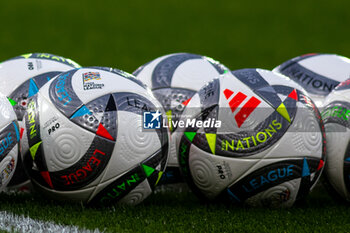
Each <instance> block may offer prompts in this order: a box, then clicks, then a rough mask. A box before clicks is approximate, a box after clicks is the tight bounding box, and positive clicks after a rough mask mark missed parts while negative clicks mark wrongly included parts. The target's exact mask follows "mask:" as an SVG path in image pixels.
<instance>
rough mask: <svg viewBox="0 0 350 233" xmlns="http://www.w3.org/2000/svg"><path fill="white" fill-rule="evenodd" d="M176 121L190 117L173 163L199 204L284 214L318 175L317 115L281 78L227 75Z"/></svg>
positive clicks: (257, 73)
mask: <svg viewBox="0 0 350 233" xmlns="http://www.w3.org/2000/svg"><path fill="white" fill-rule="evenodd" d="M192 106H194V107H193V108H192ZM197 106H200V107H197ZM183 116H192V117H190V118H185V117H184V119H183V121H186V122H187V121H190V123H189V125H188V127H187V128H186V129H185V131H184V132H182V133H181V134H180V131H179V133H178V134H177V136H178V137H177V148H178V159H179V164H180V167H181V171H182V174H183V176H184V178H185V179H186V181H187V182H188V184H189V185H190V187H192V189H193V191H194V192H195V193H196V194H197V195H198V196H199V197H200V198H202V199H205V200H215V201H216V200H219V201H229V202H233V203H240V204H242V203H246V204H249V205H252V206H269V207H290V206H291V205H293V203H294V202H295V201H296V200H298V199H302V198H304V197H305V196H306V194H307V193H308V192H309V191H310V189H311V188H312V187H313V186H314V185H315V183H316V182H317V180H318V178H319V176H320V174H321V172H322V170H323V164H324V156H325V153H324V149H325V144H324V131H323V124H322V121H321V119H320V114H319V112H318V110H317V108H316V107H315V105H314V103H313V102H312V100H311V99H310V98H309V97H308V96H307V95H305V93H304V91H303V89H302V88H301V87H300V86H299V85H297V84H295V83H294V82H293V81H291V80H290V79H288V78H287V77H285V76H282V75H279V74H276V73H273V72H271V71H268V70H262V69H243V70H237V71H232V73H231V72H230V73H227V74H225V75H223V76H222V77H220V78H218V79H215V80H214V81H212V82H210V83H208V84H207V85H205V86H204V87H203V88H201V90H199V91H198V93H197V94H195V95H194V96H193V97H192V99H191V101H190V102H189V103H188V105H187V108H186V109H185V111H184V113H183ZM193 119H195V123H193V122H192V120H193ZM208 122H209V123H208ZM191 124H192V125H191Z"/></svg>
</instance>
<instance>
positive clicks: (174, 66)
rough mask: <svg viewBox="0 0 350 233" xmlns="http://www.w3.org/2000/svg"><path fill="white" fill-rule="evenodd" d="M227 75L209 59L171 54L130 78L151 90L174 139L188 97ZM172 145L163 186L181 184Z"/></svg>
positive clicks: (193, 55) (216, 62)
mask: <svg viewBox="0 0 350 233" xmlns="http://www.w3.org/2000/svg"><path fill="white" fill-rule="evenodd" d="M228 71H229V70H228V68H226V67H225V66H224V65H222V64H220V63H219V62H218V61H215V60H213V59H212V58H209V57H206V56H201V55H197V54H190V53H174V54H169V55H165V56H162V57H159V58H156V59H154V60H153V61H150V62H148V63H146V64H145V65H143V66H141V67H140V68H138V69H137V70H136V71H135V72H134V73H133V74H134V75H135V76H136V77H137V78H138V79H139V80H141V81H142V82H143V83H145V84H146V85H147V86H148V87H149V88H150V89H151V90H152V92H153V94H154V96H155V97H156V98H157V99H158V101H159V102H160V103H161V104H162V105H163V107H164V109H165V111H166V115H167V117H168V120H169V126H170V131H171V134H172V138H174V137H175V134H176V130H177V128H178V125H177V121H178V120H179V119H180V118H181V114H182V112H183V111H184V109H185V107H186V105H187V103H188V102H189V100H190V99H191V98H192V96H193V95H194V94H195V93H196V92H197V91H198V90H199V89H200V88H201V87H202V86H203V85H205V84H206V83H207V82H209V81H211V80H213V79H214V78H216V77H218V76H220V75H221V74H223V73H225V72H228ZM172 141H173V142H172V143H171V149H170V154H169V161H168V167H167V169H166V173H165V174H164V176H163V179H162V183H163V184H168V183H178V182H182V178H181V175H180V172H179V163H178V161H177V155H176V146H175V142H174V140H172Z"/></svg>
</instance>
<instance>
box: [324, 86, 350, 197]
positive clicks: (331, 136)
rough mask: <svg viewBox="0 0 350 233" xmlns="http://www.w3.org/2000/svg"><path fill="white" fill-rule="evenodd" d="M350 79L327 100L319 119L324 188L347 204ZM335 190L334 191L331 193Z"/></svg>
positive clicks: (349, 194) (349, 165) (349, 193)
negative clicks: (323, 136) (324, 155)
mask: <svg viewBox="0 0 350 233" xmlns="http://www.w3.org/2000/svg"><path fill="white" fill-rule="evenodd" d="M349 115H350V80H346V81H344V82H342V83H340V84H339V85H338V86H337V87H336V88H335V89H334V90H333V91H332V92H331V93H330V94H329V95H328V97H327V98H326V100H325V106H324V109H323V111H322V118H323V120H324V125H325V129H326V138H327V163H326V166H325V174H326V181H328V182H327V184H330V185H327V187H329V188H330V191H331V192H332V193H333V194H335V195H336V196H337V197H338V196H340V197H341V198H342V199H343V200H347V201H350V143H349V142H350V128H349V126H350V125H349ZM334 191H335V192H334Z"/></svg>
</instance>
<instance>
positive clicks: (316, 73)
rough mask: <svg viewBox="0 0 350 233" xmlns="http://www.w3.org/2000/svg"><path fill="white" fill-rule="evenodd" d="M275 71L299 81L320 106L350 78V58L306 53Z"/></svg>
mask: <svg viewBox="0 0 350 233" xmlns="http://www.w3.org/2000/svg"><path fill="white" fill-rule="evenodd" d="M273 71H275V72H277V73H281V74H284V75H286V76H288V77H289V78H291V79H292V80H294V81H295V82H297V83H299V84H300V85H301V86H302V87H303V88H304V89H305V90H306V91H307V92H308V94H309V95H310V97H311V98H312V100H313V101H314V102H315V103H316V106H318V107H320V106H322V105H323V101H324V99H325V97H326V96H327V95H328V94H329V93H330V92H331V91H332V90H333V89H334V88H335V87H336V86H337V85H338V84H339V83H340V82H342V81H345V80H346V79H348V78H350V59H348V58H346V57H343V56H339V55H336V54H321V53H312V54H305V55H302V56H299V57H295V58H293V59H291V60H289V61H286V62H285V63H283V64H282V65H279V66H278V67H276V68H275V69H274V70H273Z"/></svg>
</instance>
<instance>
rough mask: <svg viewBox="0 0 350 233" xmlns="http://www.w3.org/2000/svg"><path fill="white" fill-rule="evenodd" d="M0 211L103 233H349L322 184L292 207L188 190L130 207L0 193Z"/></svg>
mask: <svg viewBox="0 0 350 233" xmlns="http://www.w3.org/2000/svg"><path fill="white" fill-rule="evenodd" d="M0 199H1V200H2V201H1V210H5V211H9V212H11V213H15V214H19V215H21V214H24V215H25V216H30V217H31V218H34V219H36V220H43V221H54V222H56V223H59V224H64V225H76V226H79V227H81V228H85V229H91V230H93V229H96V228H98V229H99V230H100V231H104V232H349V229H350V222H349V205H344V204H340V203H337V202H335V201H334V200H333V199H332V198H330V197H329V196H328V194H327V193H326V192H325V191H324V190H323V189H321V188H318V190H316V191H315V192H313V193H312V194H311V195H310V196H309V198H308V199H307V200H306V201H305V203H302V204H300V205H299V206H294V207H293V208H291V209H276V210H270V209H263V208H258V209H256V208H249V207H234V206H225V205H219V204H214V205H213V204H211V205H206V204H202V203H200V202H199V201H198V200H197V198H196V197H195V196H194V195H193V194H192V193H188V192H185V193H157V194H154V195H152V196H150V197H149V198H148V199H147V200H146V201H145V202H144V203H142V204H140V205H138V206H135V207H128V206H116V207H112V208H109V209H92V208H86V207H83V206H82V205H79V204H75V205H72V204H58V203H56V202H53V201H49V200H46V199H43V198H42V197H41V196H39V195H37V194H36V195H34V196H32V195H29V194H16V195H6V194H1V195H0Z"/></svg>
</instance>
